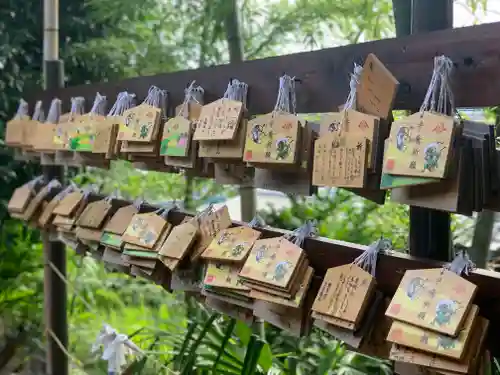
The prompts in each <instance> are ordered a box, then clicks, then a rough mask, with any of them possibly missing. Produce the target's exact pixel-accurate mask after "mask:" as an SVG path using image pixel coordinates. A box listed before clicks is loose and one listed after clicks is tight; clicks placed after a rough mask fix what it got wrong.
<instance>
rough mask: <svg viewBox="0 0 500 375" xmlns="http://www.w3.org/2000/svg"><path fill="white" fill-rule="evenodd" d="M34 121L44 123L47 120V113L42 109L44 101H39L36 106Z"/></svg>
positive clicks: (32, 117)
mask: <svg viewBox="0 0 500 375" xmlns="http://www.w3.org/2000/svg"><path fill="white" fill-rule="evenodd" d="M31 119H32V120H33V121H40V122H43V121H44V120H45V112H44V111H43V108H42V101H41V100H38V101H37V102H36V104H35V110H34V111H33V116H31Z"/></svg>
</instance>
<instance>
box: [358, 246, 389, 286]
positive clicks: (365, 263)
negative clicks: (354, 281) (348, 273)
mask: <svg viewBox="0 0 500 375" xmlns="http://www.w3.org/2000/svg"><path fill="white" fill-rule="evenodd" d="M391 249H392V241H391V240H390V239H387V238H380V239H378V240H377V241H375V242H374V243H372V244H371V245H370V246H368V249H366V250H365V251H363V253H362V254H361V255H360V256H358V257H357V258H356V259H354V262H353V263H354V264H355V265H357V266H359V267H361V268H362V269H364V270H365V271H367V272H370V274H371V275H372V276H373V277H375V274H376V268H377V258H378V254H379V252H384V251H388V250H391Z"/></svg>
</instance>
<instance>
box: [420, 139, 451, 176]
mask: <svg viewBox="0 0 500 375" xmlns="http://www.w3.org/2000/svg"><path fill="white" fill-rule="evenodd" d="M442 145H443V142H433V143H430V144H428V145H427V146H426V147H425V148H424V171H426V170H427V171H429V172H432V171H434V170H435V169H436V168H438V163H439V159H440V158H441V153H442V152H443V150H444V149H445V148H446V147H442Z"/></svg>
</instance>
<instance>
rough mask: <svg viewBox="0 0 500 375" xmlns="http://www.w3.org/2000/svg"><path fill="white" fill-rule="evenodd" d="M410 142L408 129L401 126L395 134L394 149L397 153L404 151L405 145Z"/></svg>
mask: <svg viewBox="0 0 500 375" xmlns="http://www.w3.org/2000/svg"><path fill="white" fill-rule="evenodd" d="M409 142H410V129H409V128H408V127H406V126H401V127H400V128H399V129H398V132H397V134H396V147H397V149H398V150H399V151H405V150H406V148H407V143H409Z"/></svg>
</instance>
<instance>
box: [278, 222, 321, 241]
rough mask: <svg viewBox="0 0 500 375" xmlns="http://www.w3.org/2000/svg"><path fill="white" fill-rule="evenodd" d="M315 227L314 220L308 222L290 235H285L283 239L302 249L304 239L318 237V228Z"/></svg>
mask: <svg viewBox="0 0 500 375" xmlns="http://www.w3.org/2000/svg"><path fill="white" fill-rule="evenodd" d="M316 225H317V224H316V220H308V221H306V222H305V223H304V224H303V225H302V226H300V227H298V228H297V229H295V230H294V231H293V232H292V233H288V234H286V235H285V236H284V237H285V239H287V240H288V241H290V242H293V243H294V244H295V245H297V246H298V247H302V245H303V244H304V241H305V239H306V238H308V237H309V238H314V237H316V236H317V235H318V228H317V227H316Z"/></svg>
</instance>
